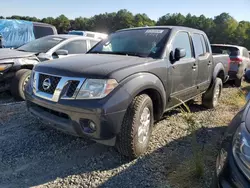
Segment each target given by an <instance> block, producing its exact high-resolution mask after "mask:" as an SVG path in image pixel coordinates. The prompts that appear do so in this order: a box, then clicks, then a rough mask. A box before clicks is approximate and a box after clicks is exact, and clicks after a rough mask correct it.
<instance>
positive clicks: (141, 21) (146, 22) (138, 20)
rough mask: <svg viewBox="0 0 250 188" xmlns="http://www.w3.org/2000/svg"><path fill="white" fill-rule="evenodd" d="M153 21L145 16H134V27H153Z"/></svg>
mask: <svg viewBox="0 0 250 188" xmlns="http://www.w3.org/2000/svg"><path fill="white" fill-rule="evenodd" d="M153 25H155V21H154V20H151V19H150V18H149V17H148V15H147V14H136V15H135V16H134V26H135V27H143V26H153Z"/></svg>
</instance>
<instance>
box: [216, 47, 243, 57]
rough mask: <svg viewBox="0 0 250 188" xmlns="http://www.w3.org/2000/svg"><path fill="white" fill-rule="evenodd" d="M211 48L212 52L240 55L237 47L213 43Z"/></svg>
mask: <svg viewBox="0 0 250 188" xmlns="http://www.w3.org/2000/svg"><path fill="white" fill-rule="evenodd" d="M211 48H212V52H213V53H215V54H228V55H229V56H238V55H240V51H239V49H238V48H236V47H231V46H219V45H212V46H211Z"/></svg>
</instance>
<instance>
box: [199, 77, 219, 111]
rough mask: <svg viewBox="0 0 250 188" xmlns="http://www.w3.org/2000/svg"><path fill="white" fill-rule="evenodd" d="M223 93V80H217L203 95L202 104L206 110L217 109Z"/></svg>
mask: <svg viewBox="0 0 250 188" xmlns="http://www.w3.org/2000/svg"><path fill="white" fill-rule="evenodd" d="M221 91H222V80H221V79H220V78H216V79H215V81H214V83H213V85H212V87H211V88H209V89H208V90H207V91H206V93H204V94H203V95H202V104H203V106H205V107H206V108H215V107H216V106H217V105H218V103H219V98H220V95H221Z"/></svg>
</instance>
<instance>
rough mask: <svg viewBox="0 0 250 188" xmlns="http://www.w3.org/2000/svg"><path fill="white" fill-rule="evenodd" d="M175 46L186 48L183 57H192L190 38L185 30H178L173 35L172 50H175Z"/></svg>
mask: <svg viewBox="0 0 250 188" xmlns="http://www.w3.org/2000/svg"><path fill="white" fill-rule="evenodd" d="M176 48H183V49H185V50H186V56H185V58H191V57H192V50H191V45H190V39H189V35H188V33H187V32H179V33H177V35H176V36H175V38H174V40H173V42H172V50H173V52H174V51H175V49H176Z"/></svg>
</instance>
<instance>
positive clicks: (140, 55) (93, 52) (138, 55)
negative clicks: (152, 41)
mask: <svg viewBox="0 0 250 188" xmlns="http://www.w3.org/2000/svg"><path fill="white" fill-rule="evenodd" d="M88 53H92V54H114V55H126V56H137V57H144V58H145V57H147V55H142V54H139V53H136V52H105V51H92V52H88Z"/></svg>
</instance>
